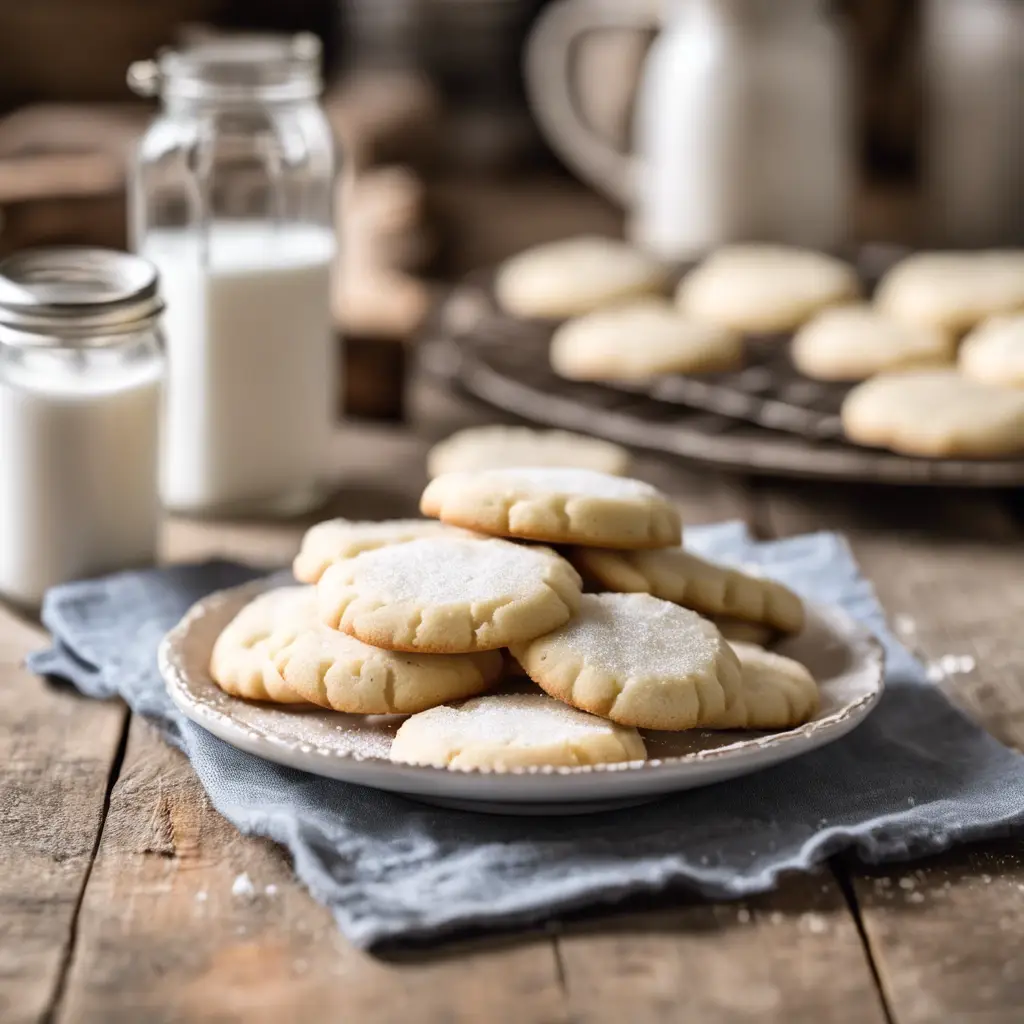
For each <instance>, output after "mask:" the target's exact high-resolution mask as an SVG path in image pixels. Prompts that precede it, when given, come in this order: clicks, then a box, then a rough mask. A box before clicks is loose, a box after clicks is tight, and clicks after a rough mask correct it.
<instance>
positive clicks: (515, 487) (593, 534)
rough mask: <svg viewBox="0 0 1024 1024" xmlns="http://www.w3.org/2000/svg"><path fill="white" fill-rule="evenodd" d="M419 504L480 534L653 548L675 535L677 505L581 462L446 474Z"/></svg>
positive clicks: (425, 511)
mask: <svg viewBox="0 0 1024 1024" xmlns="http://www.w3.org/2000/svg"><path fill="white" fill-rule="evenodd" d="M420 511H421V512H422V513H423V514H424V515H427V516H436V517H437V518H438V519H441V520H442V521H443V522H446V523H451V524H453V525H455V526H463V527H466V528H468V529H472V530H477V531H479V532H480V533H488V534H492V535H494V536H498V537H514V538H518V539H522V540H537V541H544V542H546V543H550V544H589V545H593V546H595V547H613V548H627V549H636V548H660V547H665V546H666V545H669V544H678V543H679V540H680V537H681V536H682V521H681V519H680V516H679V510H678V509H677V508H676V507H675V505H673V504H672V502H670V501H669V499H668V498H666V497H665V495H663V494H662V493H661V492H660V491H659V490H657V488H655V487H651V485H650V484H645V483H641V482H640V481H639V480H630V479H627V478H625V477H616V476H610V475H608V474H607V473H595V472H592V471H591V470H584V469H551V468H546V467H529V468H523V469H496V470H490V471H486V472H482V473H447V474H445V475H444V476H439V477H437V478H436V479H435V480H433V481H431V483H430V484H429V485H428V486H427V489H426V490H425V491H424V492H423V497H422V498H421V499H420Z"/></svg>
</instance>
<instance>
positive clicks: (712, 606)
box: [566, 547, 804, 633]
mask: <svg viewBox="0 0 1024 1024" xmlns="http://www.w3.org/2000/svg"><path fill="white" fill-rule="evenodd" d="M566 557H567V558H568V559H569V561H570V562H572V564H573V565H574V566H575V567H576V569H577V570H578V571H579V573H580V574H581V575H582V576H583V578H584V579H586V580H594V581H596V582H597V584H598V585H600V586H601V587H602V588H603V589H605V590H614V591H619V592H624V593H639V594H652V595H654V597H660V598H661V599H662V600H663V601H671V602H673V604H680V605H683V607H685V608H691V609H693V611H696V612H700V614H701V615H710V616H718V615H724V616H728V617H730V618H734V619H740V620H742V621H744V622H753V623H759V624H763V625H766V626H769V627H771V628H773V629H777V630H779V631H781V632H783V633H797V632H799V631H800V630H801V629H802V628H803V624H804V606H803V602H802V601H801V600H800V598H799V597H797V595H796V594H794V593H793V591H792V590H790V589H789V588H788V587H784V586H783V585H782V584H781V583H776V582H775V581H774V580H770V579H767V578H765V577H763V576H750V575H748V574H746V573H743V572H740V571H739V570H738V569H731V568H728V567H727V566H724V565H715V564H714V563H713V562H708V561H705V560H704V559H703V558H698V557H697V556H696V555H694V554H691V553H690V552H689V551H685V550H684V549H683V548H680V547H674V548H666V549H665V550H663V551H602V550H600V549H597V548H570V549H569V551H568V552H566Z"/></svg>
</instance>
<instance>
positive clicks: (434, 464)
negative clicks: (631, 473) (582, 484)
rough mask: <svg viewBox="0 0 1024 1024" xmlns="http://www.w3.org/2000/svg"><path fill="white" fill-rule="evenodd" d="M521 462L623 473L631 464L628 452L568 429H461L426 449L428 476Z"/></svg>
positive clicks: (507, 465)
mask: <svg viewBox="0 0 1024 1024" xmlns="http://www.w3.org/2000/svg"><path fill="white" fill-rule="evenodd" d="M521 466H564V467H566V468H570V469H593V470H595V471H596V472H598V473H610V474H611V475H612V476H622V475H623V474H624V473H625V472H626V470H627V469H628V468H629V453H628V452H627V451H626V450H625V448H620V447H619V446H618V445H617V444H612V443H611V442H609V441H600V440H598V439H597V438H596V437H587V436H586V435H584V434H571V433H569V432H568V431H567V430H534V429H533V428H532V427H505V426H491V427H467V428H466V429H465V430H460V431H458V432H457V433H455V434H452V436H451V437H449V438H446V439H445V440H444V441H440V442H438V443H437V444H436V445H434V447H433V448H431V449H430V452H429V453H428V454H427V474H428V475H429V476H430V477H431V478H433V477H435V476H443V475H444V474H445V473H473V472H477V471H478V470H482V469H509V468H513V467H521Z"/></svg>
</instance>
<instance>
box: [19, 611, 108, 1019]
mask: <svg viewBox="0 0 1024 1024" xmlns="http://www.w3.org/2000/svg"><path fill="white" fill-rule="evenodd" d="M44 643H45V635H44V634H43V632H42V631H41V630H39V629H36V628H35V627H33V626H30V625H28V624H26V623H25V622H23V621H21V620H20V619H18V618H16V617H15V616H14V615H12V614H11V613H9V612H6V611H3V610H2V609H0V723H2V724H0V1020H3V1021H4V1024H19V1022H21V1021H35V1020H40V1019H42V1017H43V1016H44V1014H45V1013H46V1012H47V1010H48V1008H49V1007H50V1005H51V1004H52V1001H53V1000H54V998H55V996H56V994H57V991H58V989H59V987H60V985H61V983H62V980H63V973H64V969H65V962H66V959H67V957H68V956H69V955H70V946H71V943H72V941H73V938H74V927H75V919H76V916H77V913H78V904H79V899H80V897H81V894H82V890H83V887H84V886H85V882H86V879H87V877H88V873H89V868H90V865H91V863H92V857H93V851H94V849H95V846H96V840H97V836H98V834H99V830H100V827H101V823H102V820H103V812H104V806H105V801H106V797H107V786H108V780H109V777H110V774H111V769H112V766H113V765H114V764H115V760H116V756H117V752H118V746H119V743H120V740H121V735H122V731H123V728H124V723H125V711H124V708H123V706H122V705H120V704H117V703H109V704H108V703H101V702H98V701H91V700H86V699H85V698H82V697H76V696H73V695H72V694H71V693H69V692H68V691H66V690H62V689H57V688H55V687H51V686H48V685H46V684H44V683H43V682H42V681H41V680H38V679H36V678H34V677H33V676H32V675H31V674H30V673H29V672H27V671H26V670H25V669H24V668H22V665H21V663H22V661H23V659H24V657H25V655H26V654H28V652H29V651H31V650H34V649H36V648H38V647H41V646H43V644H44Z"/></svg>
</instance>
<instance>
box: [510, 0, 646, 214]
mask: <svg viewBox="0 0 1024 1024" xmlns="http://www.w3.org/2000/svg"><path fill="white" fill-rule="evenodd" d="M657 7H658V5H657V4H644V3H641V2H639V0H627V2H623V0H558V2H557V3H554V4H552V5H551V6H550V7H547V8H546V9H545V10H544V11H543V13H542V14H541V16H540V17H539V18H538V19H537V22H536V24H535V26H534V28H533V31H532V32H531V33H530V37H529V39H528V40H527V43H526V55H525V62H524V73H525V79H526V92H527V96H528V99H529V102H530V106H531V108H532V109H533V113H534V116H535V117H536V118H537V123H538V125H539V126H540V129H541V131H542V132H543V133H544V135H545V137H546V138H547V140H548V141H549V142H550V143H551V145H552V147H553V148H554V149H555V151H556V152H557V153H558V154H559V155H560V156H561V157H562V158H563V159H564V160H565V162H566V163H567V164H568V165H569V166H570V167H571V168H572V169H573V170H575V171H576V172H577V173H578V174H579V175H580V176H581V177H583V178H585V179H587V180H588V181H589V182H591V184H593V185H594V186H596V187H597V188H598V189H600V190H601V191H602V192H604V193H605V194H606V195H608V196H610V197H611V198H612V199H614V200H615V201H616V202H618V203H620V204H621V205H623V206H626V207H628V206H632V205H633V199H634V196H635V193H636V177H637V167H636V165H637V158H636V157H634V156H631V155H630V154H629V153H624V152H622V151H621V150H619V149H617V148H616V147H615V146H613V145H612V144H611V143H610V142H607V141H605V140H604V139H603V138H601V136H600V135H598V133H597V132H595V131H594V130H593V128H591V126H590V125H588V124H587V123H586V120H585V119H584V117H583V115H582V114H581V112H580V110H579V108H578V105H577V103H576V101H575V97H574V95H573V89H572V82H571V74H570V72H571V68H570V58H571V54H572V51H573V48H574V46H575V45H576V44H577V43H578V41H579V40H580V39H582V38H583V37H584V36H586V35H588V34H589V33H591V32H597V31H600V30H602V29H612V28H629V29H636V30H637V31H642V30H644V29H648V30H649V29H654V28H657V27H658V24H659V21H658V13H657Z"/></svg>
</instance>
